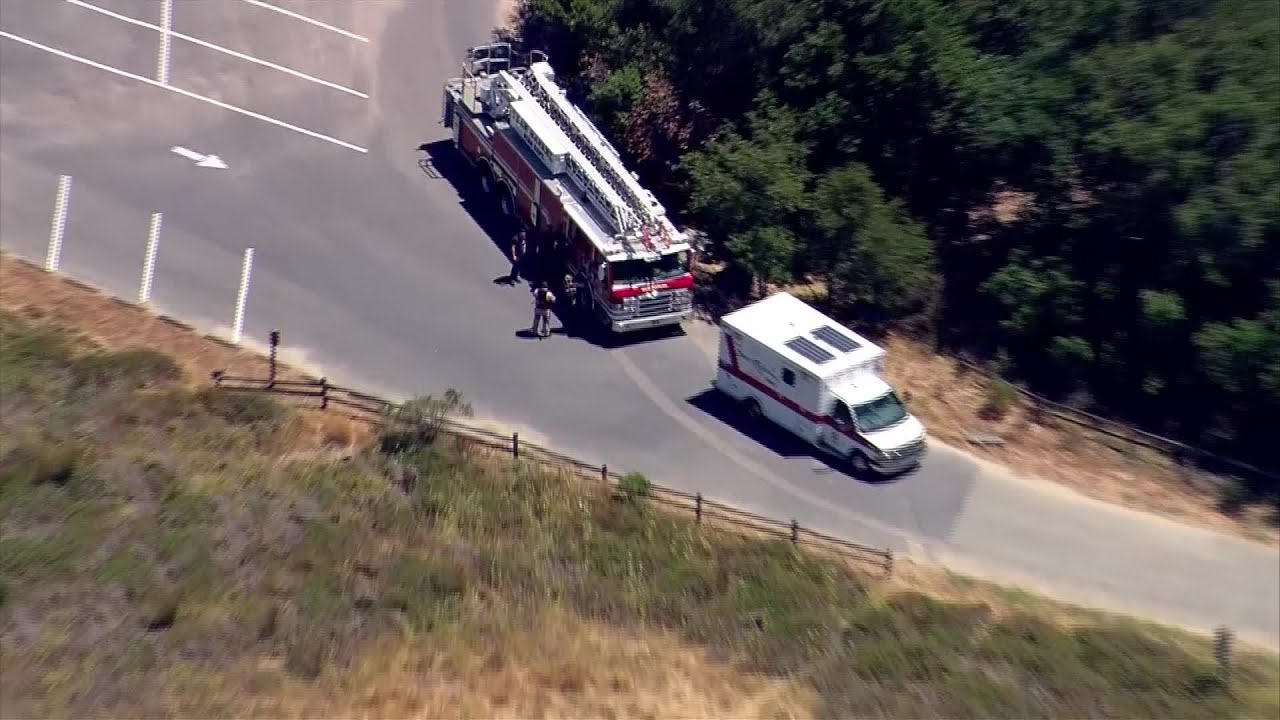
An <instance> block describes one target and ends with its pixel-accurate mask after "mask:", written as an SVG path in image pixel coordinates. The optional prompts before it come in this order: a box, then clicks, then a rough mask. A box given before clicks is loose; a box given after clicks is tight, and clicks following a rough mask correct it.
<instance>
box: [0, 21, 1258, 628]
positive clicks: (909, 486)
mask: <svg viewBox="0 0 1280 720" xmlns="http://www.w3.org/2000/svg"><path fill="white" fill-rule="evenodd" d="M273 1H274V2H275V4H276V5H279V6H281V7H285V8H290V9H292V10H295V11H297V12H299V13H304V14H305V15H307V16H309V17H310V18H313V19H315V20H318V21H321V22H324V23H327V24H329V25H331V26H333V27H336V28H340V29H342V30H344V31H345V33H346V34H344V33H342V32H337V31H335V30H333V29H329V28H325V27H321V26H319V25H316V24H314V23H308V22H305V21H303V20H301V19H299V18H297V17H292V16H289V15H286V14H282V13H279V12H273V11H271V10H270V9H269V8H264V7H262V6H261V5H260V4H256V3H253V2H247V1H245V0H205V1H204V2H198V3H197V2H176V3H174V14H173V18H172V23H173V24H172V29H173V30H175V31H177V32H181V33H186V34H187V35H189V36H193V37H198V38H200V39H202V40H204V41H206V42H209V43H214V44H217V45H220V46H223V47H225V48H228V49H231V50H234V51H236V52H238V53H241V54H242V55H248V56H252V57H256V58H258V59H260V60H266V61H269V62H273V63H277V64H279V65H282V66H287V67H289V68H291V69H293V70H295V71H297V72H300V73H305V74H307V75H310V76H312V77H313V78H321V79H323V80H325V81H327V82H330V83H334V84H338V85H341V86H344V87H346V88H349V89H351V90H353V91H355V93H363V94H365V95H367V96H368V97H367V98H366V97H361V96H360V95H358V94H353V93H352V92H344V91H341V90H339V89H336V88H334V87H331V86H328V85H322V84H319V83H317V82H316V81H315V80H313V79H307V78H304V77H299V76H298V75H296V74H286V73H285V72H284V71H281V70H279V69H276V68H271V67H266V66H262V65H260V64H254V63H253V62H251V61H249V60H246V59H244V58H243V57H235V56H231V55H228V54H226V53H221V52H218V51H216V50H214V49H211V48H208V47H202V46H199V45H196V44H194V43H191V42H189V41H185V40H181V39H178V38H174V39H173V40H172V45H171V52H170V56H169V62H168V72H169V78H168V80H169V82H170V83H171V85H172V86H174V87H178V88H182V89H184V90H186V91H189V92H192V93H197V94H199V95H201V96H204V97H207V98H211V99H212V100H213V101H214V102H212V103H211V102H209V101H207V100H206V101H202V100H198V99H193V98H191V97H188V96H184V95H182V94H179V93H177V92H174V91H171V90H169V89H166V88H164V87H157V86H154V85H150V84H148V83H146V82H145V81H144V80H140V79H137V78H132V77H125V76H121V75H119V74H113V73H112V72H111V71H110V70H107V69H103V68H100V67H92V66H90V65H87V64H85V63H83V62H79V61H76V60H73V59H69V58H66V57H61V56H58V55H56V54H53V53H52V52H50V51H49V49H56V50H58V51H61V52H64V53H71V54H73V55H76V56H79V57H81V58H83V59H85V60H88V61H92V62H97V63H101V64H104V65H106V66H109V67H112V68H116V69H117V70H119V71H123V72H125V73H132V74H133V75H136V76H140V77H143V78H153V79H154V78H156V77H157V48H158V46H159V35H158V33H157V32H156V31H155V30H153V29H149V28H145V27H138V26H136V25H130V24H128V23H126V22H124V21H122V20H119V19H116V18H112V17H108V16H106V15H104V14H102V13H99V12H95V11H94V10H92V9H90V8H88V7H85V6H84V5H83V4H75V3H71V2H64V1H59V0H4V3H3V4H2V5H0V30H3V31H4V32H6V33H10V34H12V35H15V36H19V37H20V38H24V39H25V41H26V42H24V41H22V40H19V39H14V38H13V37H0V163H2V164H3V167H2V168H0V170H2V171H0V232H2V233H3V235H2V237H0V241H2V242H3V247H4V249H5V250H7V251H9V252H12V253H15V254H18V255H22V256H26V257H29V258H32V259H35V260H37V261H43V259H44V256H45V251H46V246H47V243H48V241H49V225H50V216H51V212H52V209H53V204H54V195H55V189H56V186H57V179H58V176H59V175H64V174H65V175H70V176H72V178H73V181H72V190H71V196H70V197H71V199H70V209H69V214H68V220H67V225H66V233H65V240H64V244H63V249H62V264H61V270H62V271H63V272H64V273H66V274H68V275H71V276H73V277H77V278H80V279H82V280H85V281H88V282H91V283H93V284H96V285H98V286H100V287H103V288H105V289H107V290H110V291H113V292H115V293H117V294H119V295H121V296H124V297H130V298H132V297H136V296H137V293H138V284H139V277H140V272H141V266H142V258H143V254H144V249H145V244H146V237H147V229H148V224H149V219H150V215H151V213H153V212H163V213H164V223H163V228H162V231H161V240H160V244H159V251H158V255H157V263H156V267H157V271H156V276H155V281H154V290H153V294H152V301H153V303H154V304H155V305H156V306H157V307H158V308H159V309H161V310H162V311H165V312H168V313H170V314H173V315H175V316H178V317H182V318H184V319H187V320H188V321H191V322H194V323H195V324H197V325H199V326H201V327H203V328H205V329H208V330H215V331H222V332H225V331H226V330H227V328H228V326H229V325H230V324H231V322H232V316H233V309H234V303H235V298H236V290H237V285H238V282H239V275H240V267H241V260H242V256H243V252H244V249H245V248H246V247H249V246H252V247H253V248H254V249H255V261H254V265H253V274H252V282H251V286H250V292H249V297H248V304H247V312H246V316H245V333H246V337H248V338H253V339H262V338H265V337H266V334H267V331H268V330H270V329H272V328H278V329H280V330H281V331H282V333H283V336H284V341H285V344H286V345H287V346H288V350H287V354H286V357H292V359H294V360H296V361H300V362H306V363H308V364H310V365H312V366H313V367H316V368H318V369H319V370H320V371H321V372H324V373H325V374H327V375H328V376H329V377H330V378H331V379H332V380H334V381H335V382H340V383H342V384H346V385H352V386H358V387H363V388H367V389H369V390H371V391H374V392H378V393H382V394H386V395H389V396H393V397H404V396H409V395H413V394H418V393H423V392H433V391H434V392H439V391H440V390H442V389H444V388H447V387H454V388H458V389H459V390H461V391H462V392H463V393H464V395H465V396H466V397H467V398H468V399H470V400H471V401H472V403H473V404H474V405H475V406H476V408H477V410H478V412H479V413H480V414H482V415H484V416H486V417H487V418H490V419H493V420H495V421H498V422H502V423H505V424H507V425H510V426H512V427H516V428H519V429H521V430H522V433H523V434H524V435H525V436H526V437H529V438H531V439H537V440H540V441H542V442H544V443H547V444H550V445H552V446H554V447H557V448H558V449H561V450H563V451H566V452H570V453H573V454H575V455H578V456H581V457H583V458H584V459H588V460H592V461H596V462H601V461H603V462H607V463H608V464H609V465H610V466H611V467H612V468H614V469H619V470H640V471H642V472H644V473H645V474H646V475H648V476H649V477H650V478H651V479H652V480H654V481H655V482H658V483H661V484H664V485H669V486H673V487H677V488H682V489H686V490H690V491H701V492H703V493H705V494H706V495H707V496H708V497H711V498H715V499H721V500H724V501H727V502H731V503H734V504H737V505H739V506H742V507H744V508H746V509H750V510H754V511H757V512H761V513H765V514H768V515H770V516H773V517H777V518H780V519H785V518H792V517H794V518H796V519H797V520H799V521H800V523H801V524H802V525H805V526H807V527H813V528H815V529H819V530H824V531H828V532H832V533H835V534H838V535H841V536H844V537H848V538H850V539H853V540H856V541H859V542H864V543H868V544H872V545H877V546H883V547H891V548H894V549H895V550H897V551H899V552H907V553H912V554H917V555H923V556H928V557H932V558H934V559H937V560H942V561H944V562H946V563H948V564H950V565H952V566H954V567H956V568H957V569H958V570H962V571H966V572H972V573H976V574H980V575H984V576H988V577H992V578H994V579H998V580H1002V581H1011V582H1017V583H1019V584H1022V585H1024V586H1026V587H1028V588H1030V589H1036V590H1041V591H1046V592H1050V593H1053V594H1055V595H1058V596H1060V597H1063V598H1064V599H1067V600H1071V601H1076V602H1081V603H1085V604H1096V605H1099V606H1103V607H1108V608H1113V609H1117V610H1121V611H1132V612H1136V613H1139V614H1144V615H1149V616H1152V617H1156V618H1159V619H1162V620H1165V621H1169V622H1175V623H1179V624H1184V625H1189V626H1193V627H1200V628H1208V627H1213V626H1217V625H1220V624H1226V625H1230V626H1232V627H1234V628H1235V629H1236V630H1237V631H1238V632H1239V633H1241V634H1242V635H1244V636H1246V637H1250V638H1253V639H1256V640H1258V641H1260V642H1263V643H1266V644H1270V645H1278V644H1280V558H1278V557H1277V553H1276V552H1275V551H1273V550H1270V549H1268V548H1265V547H1261V546H1257V545H1254V544H1251V543H1247V542H1244V541H1241V540H1238V539H1235V538H1230V537H1226V536H1222V535H1217V534H1214V533H1209V532H1206V531H1201V530H1197V529H1191V528H1187V527H1183V526H1180V525H1177V524H1174V523H1172V522H1168V521H1165V520H1163V519H1159V518H1155V517H1152V516H1148V515H1143V514H1139V513H1134V512H1131V511H1127V510H1123V509H1119V508H1115V507H1112V506H1109V505H1105V504H1102V503H1099V502H1096V501H1093V500H1089V499H1086V498H1083V497H1081V496H1079V495H1076V494H1074V493H1071V492H1069V491H1066V490H1063V489H1061V488H1059V487H1057V486H1053V485H1051V484H1049V483H1043V482H1037V481H1034V480H1022V479H1018V478H1014V477H1012V476H1011V475H1009V474H1008V473H1006V472H1004V471H1003V470H1001V469H999V468H994V467H991V466H989V465H987V464H985V463H982V462H980V461H977V460H975V459H973V458H972V457H971V456H969V455H967V454H965V453H963V452H960V451H957V450H954V449H950V448H947V447H945V446H940V445H938V444H934V445H933V447H932V450H931V454H930V456H929V458H928V460H927V462H926V463H925V464H924V466H923V467H922V468H920V469H919V470H918V471H916V472H914V473H912V474H910V475H908V476H906V477H902V478H899V479H897V480H896V481H893V482H888V483H869V482H863V481H861V480H858V479H856V478H852V477H850V476H848V475H845V474H843V473H842V472H839V471H837V470H833V469H832V468H829V467H827V466H826V465H825V464H824V463H822V462H821V461H819V460H817V459H815V458H814V457H813V456H811V455H810V454H808V453H807V452H806V451H805V450H804V449H803V448H802V447H800V446H798V445H797V444H796V443H794V442H789V441H788V440H787V439H786V438H785V437H781V436H779V435H777V434H768V435H760V434H758V433H754V432H750V431H746V430H744V429H742V428H741V426H740V425H739V424H738V422H737V419H736V418H735V416H734V415H733V414H732V413H731V412H728V411H726V410H725V409H724V408H723V406H722V404H721V403H718V402H717V401H716V398H715V397H714V396H712V395H710V394H709V393H708V392H707V391H708V389H709V383H710V380H711V377H712V374H713V368H714V358H713V353H714V329H713V328H709V327H706V326H701V325H693V326H691V327H690V328H689V329H688V332H687V334H686V335H684V336H674V337H663V338H644V339H642V340H641V341H638V342H635V343H631V344H628V345H625V346H623V347H618V348H606V347H602V346H600V345H598V344H596V343H593V342H591V341H590V340H588V339H583V338H578V337H574V336H572V335H571V334H560V335H557V336H556V337H553V338H551V339H549V340H547V341H537V340H527V339H524V338H522V337H521V336H520V331H522V330H523V329H525V328H527V327H528V325H529V324H530V319H531V318H530V307H529V298H528V294H527V293H526V292H524V291H523V290H522V289H521V288H512V287H506V286H503V285H499V284H496V283H495V282H494V279H495V278H497V277H499V276H502V275H505V273H506V271H507V269H508V267H507V264H506V262H505V260H504V258H503V256H502V254H501V252H500V251H499V250H498V249H497V248H496V247H495V245H494V243H493V242H491V238H490V235H489V233H488V231H489V230H491V229H492V228H491V225H490V224H491V223H492V222H493V217H492V213H491V212H490V211H489V210H488V209H487V207H486V206H485V205H484V203H483V201H482V200H480V199H477V198H476V197H474V195H472V194H471V193H470V191H469V186H470V182H471V178H470V177H469V176H467V175H466V173H465V167H464V166H463V165H462V164H461V163H460V162H459V161H458V159H457V158H456V156H455V155H453V154H452V153H451V152H449V151H448V149H447V147H445V146H444V145H443V144H435V145H432V146H431V153H430V158H431V165H430V167H431V168H432V172H431V173H427V172H424V171H423V168H422V167H420V165H419V161H420V159H421V158H422V154H421V153H419V152H418V151H417V148H418V147H419V146H420V145H422V144H424V143H435V142H436V141H439V140H441V139H442V138H444V137H445V133H444V132H443V130H442V128H441V127H440V126H439V123H438V120H439V117H440V97H441V90H440V88H441V84H442V82H443V80H444V79H445V77H446V76H447V75H448V74H449V73H450V72H452V71H453V69H454V68H456V67H458V62H459V59H460V57H461V52H462V49H463V48H464V47H465V46H467V45H470V44H474V43H477V42H481V41H483V40H485V39H486V38H487V37H488V32H489V30H490V29H491V28H492V26H493V25H494V23H495V19H496V13H495V11H494V8H493V7H492V5H491V4H490V3H488V2H481V1H479V0H438V1H437V2H416V1H415V2H410V1H398V0H362V1H361V2H351V3H346V2H337V1H334V2H328V3H313V2H297V1H295V2H282V1H281V0H273ZM93 4H94V5H96V6H97V7H100V8H106V9H108V10H110V11H111V12H115V13H119V14H122V15H125V16H128V17H130V18H134V19H136V20H139V21H143V22H146V23H151V24H158V23H160V22H161V10H160V8H161V2H159V0H96V2H94V3H93ZM352 35H358V36H360V37H352ZM33 42H34V43H38V44H40V45H43V46H45V48H47V49H41V48H39V47H35V46H33V45H31V43H33ZM217 103H223V104H224V106H219V105H217ZM225 104H230V105H233V106H237V107H240V108H245V109H248V110H251V111H253V112H256V113H260V114H261V115H263V116H267V117H268V118H271V119H273V120H274V123H273V122H272V120H268V119H264V118H263V117H250V116H247V115H245V114H243V113H238V112H235V111H233V110H229V109H227V108H226V107H225ZM280 123H286V124H288V125H290V126H291V127H286V126H284V125H281V124H280ZM307 132H309V133H311V134H305V133H307ZM317 133H318V134H321V135H325V136H329V137H330V138H332V139H335V140H338V141H340V142H343V143H347V144H349V145H350V146H354V149H353V147H349V146H344V145H341V144H337V143H335V142H333V141H331V140H328V139H324V138H321V137H316V135H315V134H317ZM175 145H176V146H184V147H188V148H191V149H194V150H197V151H199V152H202V153H216V154H218V155H219V156H220V157H221V158H222V159H223V160H224V161H225V162H226V163H227V165H228V166H229V169H226V170H213V169H202V168H197V167H195V165H194V163H193V162H192V161H190V160H186V159H183V158H181V157H179V156H177V155H175V154H173V153H171V152H170V148H171V147H172V146H175ZM2 288H3V283H2V280H0V292H2V291H3V290H2Z"/></svg>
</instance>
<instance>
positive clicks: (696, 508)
mask: <svg viewBox="0 0 1280 720" xmlns="http://www.w3.org/2000/svg"><path fill="white" fill-rule="evenodd" d="M693 500H694V504H693V516H694V518H696V520H697V522H699V523H701V522H702V493H698V494H697V495H696V496H694V499H693Z"/></svg>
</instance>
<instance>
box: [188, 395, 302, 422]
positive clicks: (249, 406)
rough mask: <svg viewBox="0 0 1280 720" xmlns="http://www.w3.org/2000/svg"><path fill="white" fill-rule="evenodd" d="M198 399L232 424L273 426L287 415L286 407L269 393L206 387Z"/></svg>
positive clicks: (209, 409)
mask: <svg viewBox="0 0 1280 720" xmlns="http://www.w3.org/2000/svg"><path fill="white" fill-rule="evenodd" d="M196 400H197V401H198V402H199V403H200V405H201V406H203V407H204V409H205V410H207V411H208V412H209V413H210V414H211V415H214V416H215V417H219V418H222V419H223V420H226V421H227V422H229V423H231V424H232V425H251V426H272V425H275V424H277V423H278V422H279V421H280V420H282V419H283V418H284V416H285V408H284V407H283V406H282V405H280V403H278V402H276V401H275V400H273V399H272V398H270V397H268V396H267V395H263V394H258V393H239V392H232V391H228V390H222V389H220V388H213V387H210V388H204V389H202V390H200V391H199V392H197V393H196Z"/></svg>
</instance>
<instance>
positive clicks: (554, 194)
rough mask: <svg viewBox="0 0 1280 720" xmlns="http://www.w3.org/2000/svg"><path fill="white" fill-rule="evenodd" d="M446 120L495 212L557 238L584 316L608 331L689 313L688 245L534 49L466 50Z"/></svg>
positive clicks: (450, 89) (447, 90)
mask: <svg viewBox="0 0 1280 720" xmlns="http://www.w3.org/2000/svg"><path fill="white" fill-rule="evenodd" d="M441 122H442V124H444V125H445V126H446V127H448V128H449V129H450V130H451V133H452V138H453V142H454V144H455V146H456V147H457V148H458V149H459V150H460V151H461V153H462V155H463V156H464V157H466V158H467V159H468V160H469V161H470V162H471V164H472V165H473V166H475V167H476V169H477V171H478V173H479V183H480V187H481V189H483V190H484V191H485V192H486V193H488V194H491V195H493V196H494V197H495V199H496V200H497V203H498V206H499V208H500V209H501V211H502V213H503V214H504V215H506V216H508V217H509V218H511V219H513V220H517V221H520V222H522V223H525V224H526V225H528V226H529V227H531V228H532V229H533V230H534V231H535V232H538V233H542V234H543V235H544V237H555V238H558V239H559V242H560V243H561V247H562V249H563V252H564V255H565V256H566V259H567V262H568V264H569V268H570V272H571V273H572V274H573V275H574V277H575V278H576V280H577V281H578V284H579V287H580V294H581V296H582V299H583V301H584V302H586V303H587V306H588V309H589V310H590V315H591V316H592V317H594V318H596V319H597V320H598V321H599V322H600V323H601V324H602V325H604V326H605V327H607V328H609V329H610V330H612V331H614V332H627V331H631V330H639V329H642V328H651V327H657V326H662V325H674V324H678V323H680V322H682V321H683V320H685V319H687V318H689V317H690V316H691V315H692V312H693V274H692V267H693V265H692V263H693V247H692V245H691V244H690V243H689V242H688V239H687V238H686V237H685V236H684V234H683V233H681V232H680V231H679V230H678V229H676V227H675V225H674V224H673V223H672V222H671V220H670V219H668V218H667V215H666V210H665V209H664V208H663V206H662V204H661V203H659V202H658V200H657V198H655V197H654V196H653V193H651V192H649V191H648V190H647V189H645V188H644V187H642V186H641V185H640V183H639V181H638V179H637V176H636V175H635V174H634V173H632V172H630V171H628V170H627V169H626V167H625V166H624V165H623V163H622V159H621V157H620V155H619V154H618V151H617V150H616V149H614V147H613V145H611V144H610V143H609V141H608V140H606V139H605V137H604V135H603V134H602V133H601V132H600V131H599V130H598V129H597V128H596V126H595V125H594V124H593V123H592V122H591V121H590V120H589V119H588V118H587V117H586V115H585V114H583V113H582V111H581V110H579V109H578V108H577V107H576V106H575V105H574V104H573V103H571V102H570V101H569V100H568V99H567V98H566V97H565V92H564V90H562V89H561V88H560V87H559V86H557V85H556V82H555V71H554V70H552V68H551V65H550V64H549V63H547V61H546V56H545V55H544V54H542V53H540V52H537V51H534V52H532V53H527V54H524V53H518V52H515V51H514V50H513V48H512V46H511V44H510V43H505V42H503V43H492V44H489V45H482V46H477V47H473V48H470V49H469V50H468V52H467V57H466V59H465V61H464V62H463V64H462V73H461V74H460V75H459V76H458V77H455V78H452V79H450V80H448V81H446V83H445V87H444V98H443V107H442V114H441Z"/></svg>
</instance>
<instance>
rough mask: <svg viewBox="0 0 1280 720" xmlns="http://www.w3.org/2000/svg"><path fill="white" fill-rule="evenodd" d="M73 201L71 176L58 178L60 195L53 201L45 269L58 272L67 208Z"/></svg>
mask: <svg viewBox="0 0 1280 720" xmlns="http://www.w3.org/2000/svg"><path fill="white" fill-rule="evenodd" d="M70 203H71V176H70V175H63V176H62V177H59V178H58V196H57V198H56V199H54V201H53V223H52V224H51V225H50V226H49V250H48V251H47V252H46V253H45V256H44V269H45V270H48V271H49V272H56V271H57V269H58V263H59V262H61V260H62V235H63V233H65V232H66V230H67V210H68V208H69V207H70Z"/></svg>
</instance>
